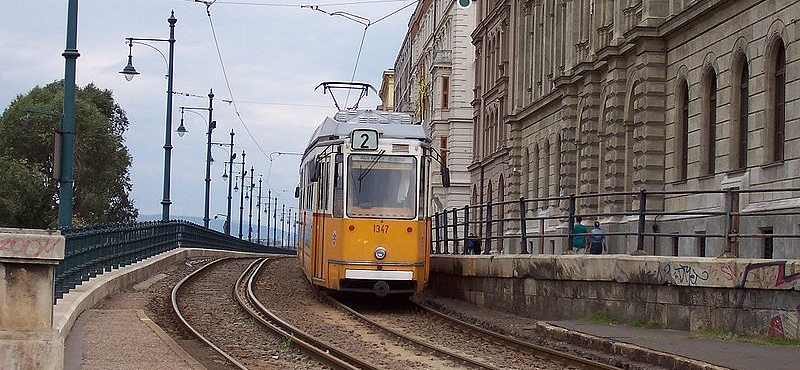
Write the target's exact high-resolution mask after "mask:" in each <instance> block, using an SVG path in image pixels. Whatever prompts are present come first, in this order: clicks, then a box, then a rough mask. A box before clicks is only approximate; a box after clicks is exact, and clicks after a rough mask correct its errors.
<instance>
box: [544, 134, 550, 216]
mask: <svg viewBox="0 0 800 370" xmlns="http://www.w3.org/2000/svg"><path fill="white" fill-rule="evenodd" d="M542 169H543V170H544V173H543V175H544V176H542V198H549V197H550V141H545V143H544V152H543V153H542ZM545 204H546V205H549V204H550V202H546V203H545Z"/></svg>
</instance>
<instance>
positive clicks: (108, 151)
mask: <svg viewBox="0 0 800 370" xmlns="http://www.w3.org/2000/svg"><path fill="white" fill-rule="evenodd" d="M63 91H64V89H63V81H56V82H53V83H50V84H48V85H46V86H44V87H39V86H36V87H34V88H33V89H32V90H31V91H30V92H28V94H26V95H19V96H17V98H16V99H15V100H14V101H13V102H12V103H11V105H10V106H9V107H8V108H7V109H6V110H5V111H4V112H3V115H2V116H0V174H2V175H0V225H2V226H11V227H31V228H43V227H55V226H56V224H57V222H56V219H57V214H58V211H57V209H58V205H57V201H58V183H57V182H56V181H55V180H53V179H52V173H53V168H54V166H53V165H54V160H55V157H54V155H53V148H54V142H55V141H54V138H55V132H56V131H57V130H58V128H59V123H60V119H59V117H58V116H57V115H60V112H61V108H62V104H63ZM30 110H37V111H40V112H56V113H57V114H56V116H55V117H54V116H52V115H48V114H41V113H32V114H31V113H29V112H28V111H30ZM75 124H76V129H75V131H76V133H75V149H74V158H75V161H74V177H75V185H74V186H75V191H74V193H75V194H74V199H73V225H74V226H81V225H90V224H98V223H107V222H129V221H134V220H135V219H136V217H137V216H138V211H137V209H136V208H135V207H134V205H133V201H132V200H131V199H130V196H129V194H130V191H131V180H130V173H129V171H130V166H131V156H130V154H129V152H128V149H127V148H126V147H125V145H124V137H123V134H124V133H125V131H126V130H127V129H128V118H127V117H126V115H125V111H124V110H122V108H121V107H120V106H119V105H118V104H117V103H116V102H114V98H113V95H112V93H111V91H109V90H103V89H100V88H98V87H97V86H95V85H94V84H89V85H87V86H86V87H84V88H78V89H77V90H76V98H75Z"/></svg>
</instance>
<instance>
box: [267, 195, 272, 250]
mask: <svg viewBox="0 0 800 370" xmlns="http://www.w3.org/2000/svg"><path fill="white" fill-rule="evenodd" d="M270 202H272V189H269V190H267V212H266V214H267V245H270V244H269V210H270Z"/></svg>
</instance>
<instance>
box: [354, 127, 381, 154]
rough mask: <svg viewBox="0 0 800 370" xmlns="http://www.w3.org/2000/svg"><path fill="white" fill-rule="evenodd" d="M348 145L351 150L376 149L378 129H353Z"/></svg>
mask: <svg viewBox="0 0 800 370" xmlns="http://www.w3.org/2000/svg"><path fill="white" fill-rule="evenodd" d="M350 146H351V147H352V148H353V150H377V149H378V131H376V130H367V129H358V130H353V132H352V134H351V136H350Z"/></svg>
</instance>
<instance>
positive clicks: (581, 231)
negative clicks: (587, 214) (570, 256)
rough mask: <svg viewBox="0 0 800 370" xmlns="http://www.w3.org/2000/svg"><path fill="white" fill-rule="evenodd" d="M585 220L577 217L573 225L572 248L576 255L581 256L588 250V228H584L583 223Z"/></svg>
mask: <svg viewBox="0 0 800 370" xmlns="http://www.w3.org/2000/svg"><path fill="white" fill-rule="evenodd" d="M581 221H583V218H582V217H581V216H575V224H574V225H572V234H574V236H573V237H572V248H573V249H574V250H575V253H578V254H581V253H584V252H585V249H584V248H586V232H587V230H586V226H583V224H582V223H581Z"/></svg>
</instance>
